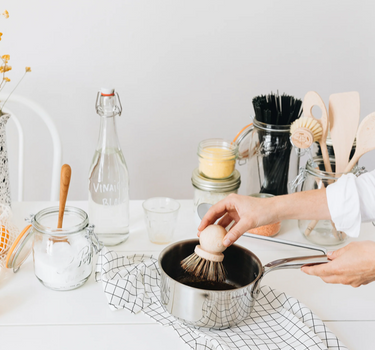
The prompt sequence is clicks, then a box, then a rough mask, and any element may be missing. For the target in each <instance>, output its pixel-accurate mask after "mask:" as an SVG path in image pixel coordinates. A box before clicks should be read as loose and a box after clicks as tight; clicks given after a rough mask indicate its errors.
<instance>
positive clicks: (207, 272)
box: [181, 253, 226, 282]
mask: <svg viewBox="0 0 375 350" xmlns="http://www.w3.org/2000/svg"><path fill="white" fill-rule="evenodd" d="M181 267H182V268H183V269H184V270H185V271H186V272H188V273H190V274H192V275H194V276H196V277H198V278H200V279H202V280H206V281H212V282H225V280H226V271H225V268H224V265H223V263H222V262H214V261H210V260H206V259H203V258H201V257H200V256H199V255H198V254H195V253H193V254H191V255H189V256H188V257H187V258H185V259H184V260H182V261H181Z"/></svg>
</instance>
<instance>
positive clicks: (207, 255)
mask: <svg viewBox="0 0 375 350" xmlns="http://www.w3.org/2000/svg"><path fill="white" fill-rule="evenodd" d="M226 234H227V231H226V230H225V228H224V227H222V226H220V225H209V226H207V227H206V228H205V229H204V230H203V231H202V232H201V234H200V237H199V243H200V245H197V246H195V249H194V253H193V254H191V255H189V256H188V257H186V258H185V259H184V260H182V261H181V267H182V268H183V269H184V270H185V271H186V272H188V273H190V274H192V275H194V276H196V277H198V278H201V279H202V280H207V281H212V282H224V281H225V280H226V272H225V268H224V265H223V260H224V254H223V251H224V250H225V249H226V247H225V246H224V245H223V243H222V241H223V238H224V236H225V235H226Z"/></svg>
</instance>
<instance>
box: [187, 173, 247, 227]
mask: <svg viewBox="0 0 375 350" xmlns="http://www.w3.org/2000/svg"><path fill="white" fill-rule="evenodd" d="M191 182H192V184H193V187H194V217H195V221H196V223H197V224H199V223H200V221H201V218H200V216H199V214H198V206H199V205H201V204H210V205H214V204H216V203H217V202H219V201H220V200H222V199H224V198H225V197H227V196H228V195H230V194H231V193H238V189H239V187H240V185H241V175H240V172H239V171H238V170H235V171H234V172H233V174H232V176H230V177H229V178H227V179H222V180H213V179H208V178H206V177H204V176H202V175H201V173H200V172H199V169H198V168H197V169H195V170H194V171H193V174H192V177H191Z"/></svg>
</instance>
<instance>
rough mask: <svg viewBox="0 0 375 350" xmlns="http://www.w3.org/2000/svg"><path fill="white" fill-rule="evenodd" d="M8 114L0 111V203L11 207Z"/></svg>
mask: <svg viewBox="0 0 375 350" xmlns="http://www.w3.org/2000/svg"><path fill="white" fill-rule="evenodd" d="M9 117H10V114H7V113H3V112H1V111H0V203H2V204H5V205H8V206H11V197H10V184H9V164H8V151H7V142H6V124H7V121H8V119H9Z"/></svg>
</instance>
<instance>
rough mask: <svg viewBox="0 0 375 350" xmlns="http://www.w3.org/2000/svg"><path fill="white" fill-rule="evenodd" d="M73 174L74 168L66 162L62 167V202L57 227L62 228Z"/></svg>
mask: <svg viewBox="0 0 375 350" xmlns="http://www.w3.org/2000/svg"><path fill="white" fill-rule="evenodd" d="M71 175H72V169H71V168H70V166H69V165H68V164H64V165H63V166H62V167H61V177H60V203H59V219H58V223H57V228H62V224H63V218H64V212H65V203H66V198H67V197H68V190H69V184H70V177H71Z"/></svg>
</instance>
